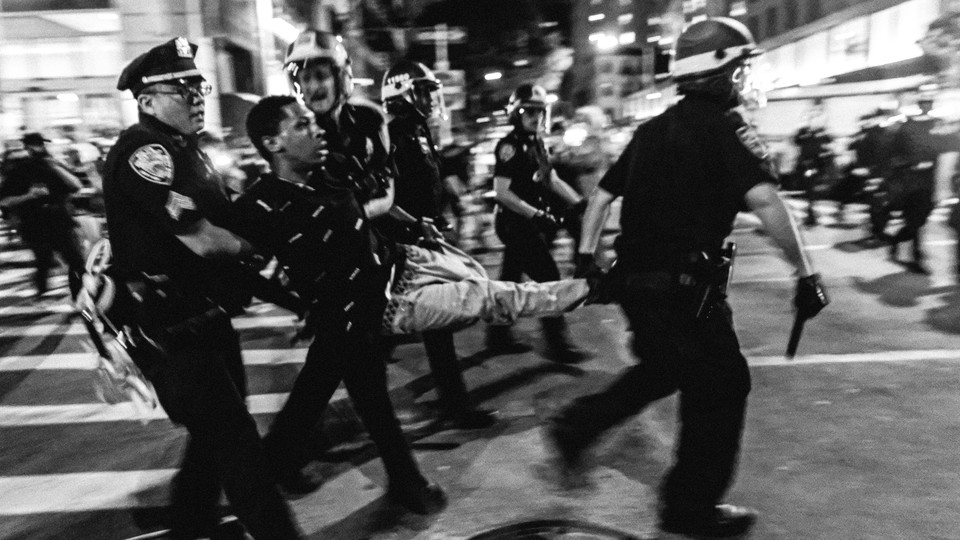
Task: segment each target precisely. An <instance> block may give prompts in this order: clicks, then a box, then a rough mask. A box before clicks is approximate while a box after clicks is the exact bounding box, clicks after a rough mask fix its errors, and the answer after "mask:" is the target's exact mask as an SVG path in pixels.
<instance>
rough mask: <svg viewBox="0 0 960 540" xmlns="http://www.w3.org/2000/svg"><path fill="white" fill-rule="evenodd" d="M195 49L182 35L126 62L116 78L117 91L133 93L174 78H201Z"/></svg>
mask: <svg viewBox="0 0 960 540" xmlns="http://www.w3.org/2000/svg"><path fill="white" fill-rule="evenodd" d="M197 49H198V47H197V46H196V45H195V44H193V43H190V42H189V41H187V38H184V37H178V38H174V39H171V40H170V41H168V42H166V43H164V44H163V45H157V46H156V47H154V48H152V49H150V50H149V51H147V52H145V53H143V54H141V55H140V56H138V57H136V58H134V59H133V61H131V62H130V63H129V64H127V67H125V68H124V69H123V72H122V73H121V74H120V78H119V79H118V80H117V90H130V91H131V92H133V94H134V95H137V94H139V93H140V91H141V90H143V89H144V88H146V87H147V86H150V85H151V84H155V83H160V82H166V81H176V80H178V79H200V80H204V79H203V75H201V74H200V70H199V69H197V64H196V63H194V61H193V59H194V57H195V56H196V54H197Z"/></svg>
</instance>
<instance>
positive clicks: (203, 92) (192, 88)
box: [147, 81, 213, 101]
mask: <svg viewBox="0 0 960 540" xmlns="http://www.w3.org/2000/svg"><path fill="white" fill-rule="evenodd" d="M174 88H175V89H176V90H175V91H173V92H164V91H162V90H154V91H152V92H147V93H148V94H165V95H168V96H180V99H182V100H184V101H187V100H189V99H190V98H193V97H204V96H209V95H210V93H211V92H213V86H212V85H211V84H210V83H208V82H206V81H204V82H202V83H199V84H178V85H176V86H174Z"/></svg>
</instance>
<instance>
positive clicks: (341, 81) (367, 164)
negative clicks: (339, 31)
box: [284, 29, 396, 202]
mask: <svg viewBox="0 0 960 540" xmlns="http://www.w3.org/2000/svg"><path fill="white" fill-rule="evenodd" d="M284 69H285V70H286V72H287V76H288V77H289V79H290V83H291V84H292V85H293V88H294V90H295V92H296V94H298V95H299V96H301V97H302V98H303V101H304V103H305V104H306V105H307V108H309V109H310V110H311V111H313V113H314V114H315V115H316V117H317V123H318V124H319V125H320V128H321V129H323V132H324V138H325V139H326V140H327V149H328V151H329V157H328V159H327V160H326V161H325V163H324V165H323V166H322V168H321V169H322V172H321V173H319V174H316V175H314V177H315V178H316V180H317V182H318V183H322V182H320V179H321V177H324V178H327V179H330V178H332V179H335V180H337V181H340V182H345V183H347V184H349V185H351V186H353V187H354V189H355V190H356V191H357V196H358V198H359V199H360V200H361V202H366V201H369V200H371V199H378V198H382V197H383V195H384V193H385V190H386V188H387V186H388V185H389V184H390V183H391V182H392V181H393V178H394V177H395V176H396V170H395V169H394V167H393V164H392V162H391V160H390V152H389V148H390V136H389V134H388V131H387V122H386V118H385V117H384V115H383V112H382V111H380V109H378V108H375V107H372V106H370V105H367V104H362V103H348V102H347V100H348V98H349V97H350V95H351V94H352V93H353V68H352V66H351V63H350V57H349V55H348V54H347V49H346V48H345V47H344V45H343V42H342V40H341V38H340V36H337V35H335V34H332V33H330V32H324V31H321V30H312V29H311V30H305V31H303V32H302V33H301V34H300V35H299V36H297V39H296V40H294V42H293V43H291V44H290V46H289V47H288V48H287V54H286V57H285V59H284Z"/></svg>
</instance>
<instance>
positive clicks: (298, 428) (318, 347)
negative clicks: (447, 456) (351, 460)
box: [264, 332, 427, 486]
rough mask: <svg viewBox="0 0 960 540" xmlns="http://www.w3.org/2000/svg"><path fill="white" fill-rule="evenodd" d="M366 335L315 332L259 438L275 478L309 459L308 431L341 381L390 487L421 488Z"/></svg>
mask: <svg viewBox="0 0 960 540" xmlns="http://www.w3.org/2000/svg"><path fill="white" fill-rule="evenodd" d="M375 340H376V337H375V336H374V335H373V334H372V333H366V334H363V333H353V334H345V333H342V332H326V333H324V332H319V333H317V336H316V338H314V340H313V343H312V344H311V345H310V349H309V350H308V351H307V358H306V361H305V363H304V365H303V369H301V371H300V374H299V375H298V376H297V380H296V382H295V383H294V385H293V390H292V391H291V392H290V397H289V398H287V402H286V404H284V406H283V409H281V410H280V412H279V413H278V414H277V416H276V418H274V420H273V424H272V425H271V427H270V432H269V433H268V434H267V436H266V437H265V438H264V443H265V444H266V447H267V452H268V454H269V455H270V458H271V460H273V466H274V467H275V468H276V469H277V470H278V472H279V473H281V474H282V473H285V472H289V471H291V470H296V469H298V468H299V467H301V466H303V465H304V464H306V463H308V462H309V461H310V459H311V458H313V457H315V455H313V452H314V448H315V444H314V442H315V441H312V440H311V437H312V436H314V435H315V433H316V432H315V431H314V427H315V425H316V424H317V423H318V422H319V421H320V420H321V418H322V417H323V412H324V410H325V409H326V407H327V404H328V403H329V401H330V398H331V397H332V396H333V393H334V391H336V389H337V387H338V386H339V385H340V382H341V381H343V383H344V385H345V386H346V388H347V393H348V394H349V395H350V400H351V401H352V402H353V406H354V409H356V411H357V413H358V414H359V415H360V418H361V420H363V424H364V426H365V427H366V428H367V431H368V432H369V434H370V438H371V439H373V442H374V443H375V444H376V445H377V449H378V450H379V452H380V459H382V460H383V464H384V468H385V469H386V472H387V477H388V478H389V480H390V483H391V484H393V483H401V484H404V485H407V486H409V485H421V486H425V485H426V484H427V480H426V479H425V478H424V477H423V475H422V474H421V473H420V468H419V467H418V465H417V463H416V461H415V460H414V458H413V454H412V453H411V451H410V445H409V444H408V443H407V440H406V438H404V436H403V432H402V431H401V429H400V423H399V422H398V421H397V417H396V414H395V413H394V410H393V404H392V403H391V402H390V396H389V394H388V393H387V367H386V364H385V363H384V362H383V358H382V356H381V355H380V354H379V353H378V349H377V344H376V342H375Z"/></svg>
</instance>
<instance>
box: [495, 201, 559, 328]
mask: <svg viewBox="0 0 960 540" xmlns="http://www.w3.org/2000/svg"><path fill="white" fill-rule="evenodd" d="M495 229H496V232H497V236H498V237H499V238H500V241H501V242H503V265H502V266H501V268H500V280H501V281H514V282H519V281H521V280H522V279H523V275H524V274H526V275H527V276H528V277H529V278H530V279H532V280H533V281H536V282H539V283H542V282H545V281H557V280H559V279H560V269H559V268H557V262H556V261H555V260H553V254H552V253H550V245H551V243H552V241H553V239H552V238H549V237H547V235H545V234H543V233H541V232H540V231H538V230H537V229H536V228H535V227H533V225H532V224H531V223H530V221H529V220H527V219H524V218H522V217H520V216H518V215H516V214H514V213H513V212H510V211H509V210H500V211H498V213H497V217H496V224H495ZM541 321H542V323H543V328H544V333H545V337H546V338H547V341H548V342H551V343H552V344H556V345H561V343H560V342H565V326H564V322H563V321H564V319H563V316H562V315H561V316H558V317H544V318H542V319H541Z"/></svg>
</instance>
